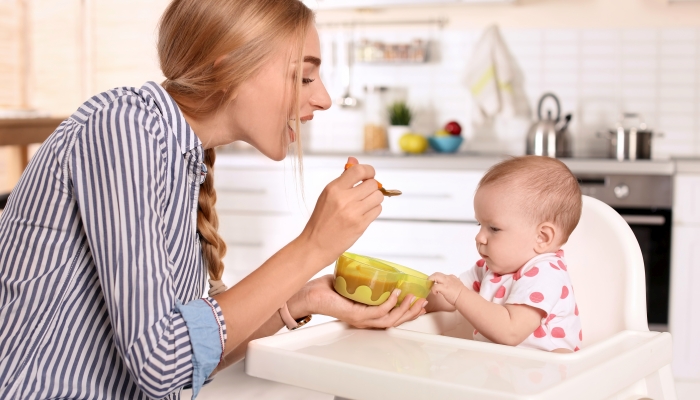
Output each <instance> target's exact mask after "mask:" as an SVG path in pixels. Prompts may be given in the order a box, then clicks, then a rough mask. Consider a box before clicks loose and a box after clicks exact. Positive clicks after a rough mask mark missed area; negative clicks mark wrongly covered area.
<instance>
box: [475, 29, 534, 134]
mask: <svg viewBox="0 0 700 400" xmlns="http://www.w3.org/2000/svg"><path fill="white" fill-rule="evenodd" d="M466 85H467V87H468V88H469V92H470V93H471V95H472V97H473V98H474V108H475V110H474V111H475V112H474V115H473V117H472V122H473V123H474V124H475V125H477V126H478V125H481V124H483V123H484V122H485V121H486V120H488V119H490V118H493V117H495V116H496V115H502V116H505V117H525V118H530V105H529V102H528V100H527V96H526V95H525V89H524V85H523V76H522V72H521V71H520V68H519V67H518V65H517V62H516V60H515V58H514V57H513V56H512V55H511V53H510V51H509V50H508V47H507V46H506V43H505V41H504V40H503V37H502V36H501V32H500V30H499V29H498V26H496V25H491V26H489V27H488V28H487V29H486V31H485V32H484V34H483V35H482V36H481V38H480V39H479V41H478V42H477V43H476V45H475V46H474V52H473V53H472V57H471V59H470V61H469V65H468V68H467V76H466Z"/></svg>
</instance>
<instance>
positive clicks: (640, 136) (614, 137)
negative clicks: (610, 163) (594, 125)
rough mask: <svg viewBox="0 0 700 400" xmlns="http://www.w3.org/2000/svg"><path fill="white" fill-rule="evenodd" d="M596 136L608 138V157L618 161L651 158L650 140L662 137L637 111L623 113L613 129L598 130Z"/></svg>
mask: <svg viewBox="0 0 700 400" xmlns="http://www.w3.org/2000/svg"><path fill="white" fill-rule="evenodd" d="M597 136H598V137H602V138H604V139H608V140H610V154H609V156H610V158H614V159H617V160H618V161H624V160H630V161H634V160H649V159H651V141H652V139H653V138H654V137H655V136H656V137H663V133H660V132H656V133H655V132H654V131H652V130H651V129H649V127H648V126H647V124H646V122H644V120H643V119H642V117H641V116H640V115H639V114H637V113H623V114H622V116H621V117H620V120H619V121H618V123H617V127H615V129H609V130H608V131H607V132H598V134H597Z"/></svg>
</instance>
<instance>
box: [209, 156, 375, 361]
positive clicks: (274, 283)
mask: <svg viewBox="0 0 700 400" xmlns="http://www.w3.org/2000/svg"><path fill="white" fill-rule="evenodd" d="M373 177H374V169H373V168H372V167H371V166H368V165H358V166H356V167H355V168H350V169H348V170H347V171H345V172H343V174H342V175H341V176H340V177H339V178H337V179H336V180H334V181H333V182H331V183H330V184H328V186H326V188H325V189H324V191H323V193H321V196H320V197H319V199H318V202H317V204H316V207H315V209H314V211H313V213H312V215H311V218H310V219H309V222H308V223H307V225H306V227H305V228H304V230H303V232H302V233H301V235H299V237H297V238H296V239H295V240H293V241H292V242H291V243H289V244H288V245H287V246H285V247H284V248H282V249H281V250H280V251H278V252H277V253H276V254H274V255H273V256H272V257H270V259H268V260H267V261H266V262H265V263H264V264H263V265H262V266H260V267H259V268H258V269H256V270H255V271H253V272H252V273H251V274H250V275H248V276H247V277H246V278H244V279H243V280H242V281H240V282H239V283H238V284H236V285H235V286H234V287H232V288H230V289H229V290H227V291H226V292H224V293H221V294H219V295H217V296H215V297H214V299H215V300H216V301H217V302H218V304H219V306H220V307H221V310H222V313H223V315H224V320H225V321H226V331H227V335H228V338H227V340H226V346H225V349H224V354H225V355H226V354H228V353H230V352H231V351H233V350H234V349H236V348H237V347H238V346H239V345H241V344H242V343H244V342H245V341H246V340H247V338H248V337H250V336H251V335H252V334H253V333H254V332H255V331H256V330H257V329H258V328H259V327H261V326H262V325H263V324H264V323H265V322H266V321H268V319H269V318H270V316H271V315H273V314H274V313H275V312H277V310H278V309H279V308H280V307H281V306H282V305H283V304H284V302H286V301H287V300H289V299H290V298H291V297H292V296H293V295H294V294H295V293H296V292H297V291H299V290H300V289H301V288H302V286H304V285H305V284H306V283H307V282H308V281H309V279H311V277H312V276H313V275H315V274H316V273H317V272H318V271H320V270H321V269H323V268H324V267H326V266H327V265H330V264H331V263H332V262H333V261H334V260H335V259H336V258H337V257H338V256H339V255H340V254H341V253H342V252H343V251H345V250H347V249H348V248H349V247H350V246H352V244H353V243H355V241H356V240H357V239H358V238H359V237H360V236H361V235H362V233H364V231H365V229H366V228H367V226H368V225H369V224H370V223H371V222H372V221H374V219H375V218H376V217H377V216H378V215H379V213H380V212H381V203H382V200H383V198H384V196H383V195H382V194H381V192H379V191H378V190H377V182H376V181H375V180H374V179H372V178H373ZM360 182H361V183H360ZM358 183H359V184H358Z"/></svg>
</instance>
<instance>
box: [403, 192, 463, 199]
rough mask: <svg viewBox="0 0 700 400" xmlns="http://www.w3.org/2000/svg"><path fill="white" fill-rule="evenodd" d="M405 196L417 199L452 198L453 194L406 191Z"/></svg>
mask: <svg viewBox="0 0 700 400" xmlns="http://www.w3.org/2000/svg"><path fill="white" fill-rule="evenodd" d="M403 197H404V198H406V197H410V198H416V199H451V198H452V195H451V194H449V193H410V192H404V193H403Z"/></svg>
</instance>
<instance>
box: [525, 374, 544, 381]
mask: <svg viewBox="0 0 700 400" xmlns="http://www.w3.org/2000/svg"><path fill="white" fill-rule="evenodd" d="M528 376H529V378H530V382H532V383H540V382H542V377H543V376H542V373H541V372H539V371H532V372H530V374H529V375H528Z"/></svg>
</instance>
